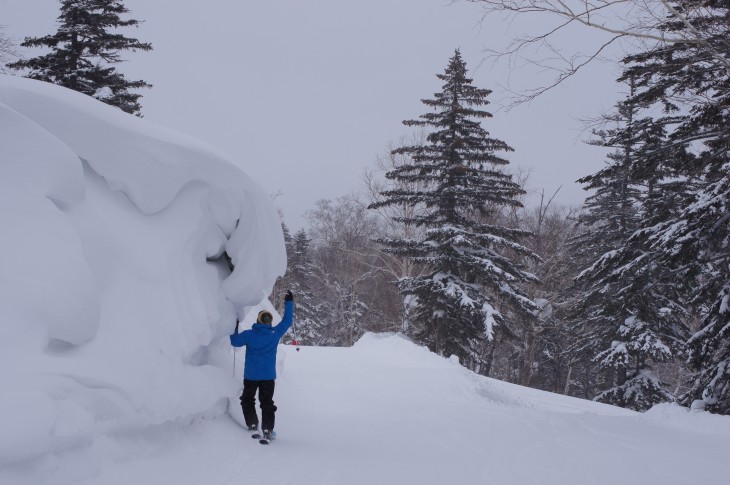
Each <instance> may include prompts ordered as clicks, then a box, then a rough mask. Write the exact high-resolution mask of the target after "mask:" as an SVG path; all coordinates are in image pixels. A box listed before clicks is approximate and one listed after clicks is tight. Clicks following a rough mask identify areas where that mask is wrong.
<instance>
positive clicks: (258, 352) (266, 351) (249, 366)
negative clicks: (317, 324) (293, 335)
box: [231, 301, 294, 381]
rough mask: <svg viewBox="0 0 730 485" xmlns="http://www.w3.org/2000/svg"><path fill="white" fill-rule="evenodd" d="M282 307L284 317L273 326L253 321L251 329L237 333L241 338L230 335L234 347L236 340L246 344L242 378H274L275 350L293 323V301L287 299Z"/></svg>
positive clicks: (255, 379)
mask: <svg viewBox="0 0 730 485" xmlns="http://www.w3.org/2000/svg"><path fill="white" fill-rule="evenodd" d="M284 308H285V309H284V317H283V318H282V320H281V322H280V323H279V324H278V325H276V326H275V327H272V326H271V325H267V324H265V323H254V324H253V326H252V327H251V330H244V331H243V332H241V333H240V334H238V335H240V336H241V338H239V339H236V340H235V341H234V336H235V335H232V336H231V344H233V345H234V346H235V347H239V345H236V342H244V343H243V345H245V346H246V360H245V363H244V373H243V378H244V379H249V380H253V381H267V380H273V379H276V351H277V349H278V347H279V341H280V340H281V337H283V336H284V334H285V333H286V331H287V330H289V327H291V325H292V323H293V320H294V319H293V310H294V302H293V301H287V302H286V303H285V307H284Z"/></svg>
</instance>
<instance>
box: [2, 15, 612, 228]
mask: <svg viewBox="0 0 730 485" xmlns="http://www.w3.org/2000/svg"><path fill="white" fill-rule="evenodd" d="M450 3H451V2H447V1H444V0H367V1H362V0H359V1H350V0H311V1H302V0H278V1H256V2H251V1H241V0H206V1H205V2H201V1H199V0H195V1H193V0H126V1H125V5H126V6H127V7H128V8H129V9H130V10H131V17H132V18H135V19H138V20H143V21H144V23H143V24H142V25H141V26H140V28H138V29H134V30H131V31H128V32H126V34H127V35H129V36H131V37H135V38H138V39H139V40H141V41H145V42H151V43H152V45H153V48H154V50H153V51H151V52H146V53H136V54H132V53H126V54H123V57H125V58H127V59H129V62H127V63H125V64H123V65H121V66H120V67H118V68H119V69H120V70H121V71H122V72H123V73H124V74H125V75H126V76H127V77H128V78H129V79H140V78H141V79H144V80H145V81H147V82H149V83H152V84H153V85H154V87H153V88H152V89H151V90H147V91H145V92H143V94H144V97H143V98H142V99H141V103H142V106H143V110H142V112H143V114H144V116H145V118H146V119H147V120H150V121H153V122H155V123H160V124H162V125H166V126H168V127H171V128H174V129H176V130H178V131H181V132H183V133H187V134H190V135H193V136H195V137H197V138H200V139H202V140H204V141H207V142H209V143H211V144H212V145H215V146H216V147H218V148H219V149H222V150H223V151H225V152H227V153H229V154H230V155H231V157H232V158H233V159H234V160H235V161H236V163H237V164H238V165H240V166H241V168H243V169H244V170H245V171H246V172H247V173H248V174H249V175H250V176H252V177H253V178H254V179H256V180H257V181H258V182H259V183H261V184H262V185H264V186H265V188H266V189H267V191H268V192H270V193H271V194H275V193H277V192H281V195H280V196H278V197H277V198H276V205H277V206H278V207H279V208H280V209H281V210H282V211H283V214H284V218H285V222H287V224H288V225H289V226H290V228H292V229H293V230H296V229H298V228H300V227H303V226H304V225H305V222H304V220H303V214H304V212H305V211H306V210H308V209H312V208H314V205H315V202H316V201H317V200H318V199H323V198H329V199H333V198H336V197H338V196H340V195H345V194H347V193H349V192H353V191H358V190H362V183H361V174H362V172H363V169H364V168H365V167H368V166H371V165H372V164H373V162H374V160H375V158H376V157H377V156H378V155H383V154H385V153H386V147H387V145H388V144H389V143H392V142H394V141H397V140H398V139H399V138H400V137H402V136H404V135H408V134H409V133H411V132H412V130H413V129H412V128H407V127H405V126H403V125H402V123H401V121H402V120H404V119H410V118H414V117H417V116H418V115H420V114H422V113H424V112H426V109H427V108H426V106H424V105H423V104H421V102H420V100H421V99H423V98H430V97H432V96H433V93H434V92H436V91H438V90H439V89H440V87H441V82H440V81H439V80H438V79H437V78H436V77H435V75H436V74H437V73H441V72H443V70H444V68H445V67H446V64H447V62H448V60H449V58H450V57H451V56H452V55H453V52H454V49H456V48H459V49H460V50H461V52H462V55H463V57H464V59H465V60H466V62H467V68H468V69H469V71H470V74H471V76H472V77H473V78H474V84H475V85H477V86H478V87H482V88H489V89H492V90H494V93H493V94H492V96H491V97H490V99H491V101H492V104H491V105H490V106H489V107H488V109H489V110H490V111H491V112H492V113H493V114H494V117H493V118H492V119H489V120H486V121H485V122H484V127H485V128H486V129H487V130H488V131H489V132H490V134H491V135H492V136H493V137H496V138H500V139H502V140H504V141H505V142H507V143H508V144H510V145H511V146H512V147H514V148H515V152H514V153H512V154H511V155H510V156H509V157H510V160H511V162H512V165H513V167H512V168H513V169H516V168H518V167H519V168H522V169H529V170H531V173H532V175H531V177H530V180H529V187H528V188H529V189H530V190H531V192H532V193H533V196H532V198H531V199H528V203H537V202H538V201H539V193H540V192H541V191H542V190H543V189H544V190H545V192H546V193H549V194H552V193H553V192H554V191H555V190H556V189H557V188H558V187H559V186H561V185H562V189H561V191H560V193H559V194H558V197H557V198H556V201H557V202H558V203H560V204H565V205H578V204H580V203H581V202H582V200H583V198H584V196H585V193H584V191H583V190H582V189H581V187H580V185H578V184H576V183H575V180H576V179H577V178H579V177H581V176H583V175H587V174H589V173H592V172H593V171H595V170H596V169H597V168H599V167H600V166H601V165H602V163H603V151H602V150H601V149H599V148H595V147H590V146H587V145H585V144H584V143H583V142H582V141H581V140H585V139H587V138H588V135H587V134H586V133H584V132H582V128H583V124H582V122H581V121H580V119H586V118H590V117H594V116H597V115H599V114H600V113H601V112H603V111H606V110H608V109H609V108H610V107H611V105H612V104H613V103H614V102H615V100H616V99H618V98H617V93H618V92H619V91H620V87H619V86H617V85H616V84H615V83H614V82H613V79H614V78H615V77H616V72H617V71H616V70H615V68H614V67H612V66H611V65H609V64H608V63H603V64H596V65H595V66H593V67H591V69H588V70H586V72H585V73H582V74H581V75H579V76H578V77H576V78H574V79H572V80H570V81H569V82H568V83H566V84H565V85H563V86H560V87H558V88H556V89H554V90H552V91H550V92H548V93H546V94H545V95H543V96H542V97H540V98H538V99H537V100H535V101H533V102H532V103H530V104H526V105H522V106H519V107H517V108H515V109H512V110H510V111H506V110H503V109H501V108H502V107H503V105H505V104H507V102H506V94H505V91H504V90H503V89H501V88H500V86H501V85H504V84H505V83H506V82H508V80H509V81H510V82H512V83H513V86H520V85H524V84H527V83H528V82H533V81H535V77H536V73H535V72H534V71H530V70H528V68H527V67H525V66H523V65H521V64H518V65H516V66H513V68H512V69H511V70H510V69H509V66H507V64H506V63H504V62H502V63H499V64H497V65H496V66H495V65H493V64H492V63H491V62H482V61H483V59H484V50H485V49H486V48H488V47H492V48H497V49H499V48H503V47H504V46H505V45H506V44H507V42H508V40H509V38H510V37H511V36H513V35H516V34H518V33H519V32H518V31H519V29H520V28H522V27H524V26H525V22H524V21H523V22H518V23H510V22H508V21H506V20H505V19H502V18H491V19H487V20H486V22H480V19H481V11H480V9H479V7H478V6H476V5H473V4H466V3H457V4H453V5H452V4H450ZM58 6H59V2H58V0H0V24H2V25H5V26H6V30H5V31H6V33H7V34H8V35H10V36H12V37H15V38H16V39H22V38H23V37H25V36H37V35H45V34H50V33H53V32H55V30H56V18H57V16H58ZM529 21H532V22H535V21H542V19H540V18H532V19H529ZM581 35H588V33H587V32H582V31H579V32H578V33H577V36H576V37H575V38H574V39H572V40H571V41H570V42H574V43H577V44H580V43H582V42H584V41H587V40H586V39H584V38H582V37H581ZM39 52H40V51H38V50H28V51H27V52H26V57H29V56H32V55H37V54H38V53H39ZM548 79H549V78H548V77H545V80H546V81H547V80H548ZM535 194H537V195H535Z"/></svg>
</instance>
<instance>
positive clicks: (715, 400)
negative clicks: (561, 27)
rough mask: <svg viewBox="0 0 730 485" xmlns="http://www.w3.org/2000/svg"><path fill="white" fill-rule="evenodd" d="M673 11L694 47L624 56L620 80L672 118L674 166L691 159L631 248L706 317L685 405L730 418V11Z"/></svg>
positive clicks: (682, 7)
mask: <svg viewBox="0 0 730 485" xmlns="http://www.w3.org/2000/svg"><path fill="white" fill-rule="evenodd" d="M672 6H673V8H674V9H676V11H677V12H679V13H682V12H685V13H686V12H692V13H693V15H692V16H691V18H686V19H684V20H683V19H679V18H677V17H676V16H673V17H672V18H670V19H669V20H667V21H666V22H665V23H664V25H663V29H664V31H665V32H667V33H668V34H671V35H675V34H679V35H682V36H685V37H686V38H687V39H688V40H687V41H686V42H676V43H672V44H662V45H657V46H656V47H654V48H652V49H649V50H647V51H646V52H642V53H639V54H636V55H631V56H628V57H627V58H626V59H625V60H624V62H625V64H626V65H627V68H626V69H625V72H624V75H623V77H624V78H632V79H636V81H637V85H638V87H639V90H638V92H637V93H636V95H635V96H634V97H633V99H632V102H634V103H636V104H642V105H646V106H654V107H660V108H662V109H663V110H664V112H665V113H667V117H666V119H670V117H671V122H672V123H673V124H674V126H675V128H674V129H673V131H672V132H671V133H669V135H668V139H667V140H666V143H664V144H663V146H662V147H661V151H660V153H661V154H662V155H664V156H665V158H667V159H668V158H670V157H672V154H673V153H674V151H673V150H674V148H675V147H677V146H681V147H687V150H688V151H690V152H691V153H692V155H693V156H692V157H691V158H688V157H685V159H686V161H683V160H682V159H681V158H680V159H679V160H678V162H679V163H677V175H678V176H677V177H676V179H677V181H675V182H674V183H673V188H675V190H673V192H672V194H673V197H674V201H671V200H662V199H661V198H660V199H659V200H658V202H657V203H655V204H654V214H655V216H654V219H653V221H652V224H651V225H650V224H646V225H645V226H644V228H643V229H642V230H641V231H638V232H637V233H636V234H635V235H634V237H633V238H632V239H633V244H634V245H635V246H637V247H639V248H641V249H643V250H644V251H651V252H652V254H654V255H656V256H655V260H657V261H659V262H660V263H661V264H662V265H664V266H666V267H668V268H670V270H671V271H672V274H671V278H672V280H673V281H674V282H675V288H676V291H679V292H681V293H682V295H683V296H684V297H685V299H687V300H689V301H690V302H691V303H692V305H693V307H694V309H696V311H698V312H700V315H701V323H700V327H701V328H700V330H699V331H698V332H696V333H695V334H694V335H693V336H692V337H691V338H690V339H689V342H688V344H689V362H690V364H691V365H692V366H693V367H694V369H695V371H696V375H695V379H694V383H693V387H692V390H691V391H690V392H689V393H688V395H687V396H685V397H684V400H685V402H686V403H689V402H691V401H692V400H695V399H696V400H701V401H702V403H703V405H705V406H706V407H707V409H709V410H711V411H714V412H718V413H722V414H730V304H728V301H730V222H729V221H730V44H728V41H727V39H728V38H730V22H728V19H729V18H730V4H729V3H728V2H727V1H723V0H710V1H699V0H689V1H684V2H681V3H672ZM677 185H681V187H680V188H679V189H676V187H677ZM671 203H674V204H675V206H674V207H675V208H673V209H672V208H671V206H670V204H671ZM677 204H678V205H677ZM677 324H679V322H677Z"/></svg>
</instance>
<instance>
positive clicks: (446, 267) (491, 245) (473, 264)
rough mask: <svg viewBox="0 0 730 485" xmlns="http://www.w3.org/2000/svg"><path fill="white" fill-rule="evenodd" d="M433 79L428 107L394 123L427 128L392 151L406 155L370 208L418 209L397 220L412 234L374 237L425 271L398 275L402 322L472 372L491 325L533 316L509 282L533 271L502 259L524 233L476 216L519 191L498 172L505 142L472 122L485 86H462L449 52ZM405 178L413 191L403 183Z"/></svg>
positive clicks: (523, 251) (516, 251)
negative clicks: (414, 229)
mask: <svg viewBox="0 0 730 485" xmlns="http://www.w3.org/2000/svg"><path fill="white" fill-rule="evenodd" d="M437 77H438V78H439V79H441V80H442V81H444V84H443V89H442V91H441V92H439V93H436V94H435V97H434V99H425V100H423V101H422V102H423V103H424V104H425V105H426V106H428V107H430V108H433V109H434V111H433V112H429V113H426V114H423V115H421V116H420V119H418V120H407V121H404V122H403V123H404V124H405V125H407V126H420V127H424V128H425V129H427V130H429V129H430V130H431V131H429V133H428V135H427V140H426V143H425V144H419V145H417V146H403V147H400V148H397V149H396V150H394V151H393V153H395V154H407V155H410V156H411V160H412V161H411V162H410V163H404V164H403V165H401V166H399V167H397V168H395V169H394V170H392V171H390V172H388V173H387V174H386V177H387V178H389V179H393V180H398V181H401V182H404V183H402V184H399V185H398V186H396V187H395V188H393V189H391V190H387V191H384V192H382V195H383V197H384V198H383V200H381V201H379V202H376V203H374V204H371V206H370V207H371V208H378V207H381V206H387V205H404V206H422V207H425V211H422V213H418V212H417V213H416V215H413V216H410V217H409V216H403V217H401V218H400V221H401V222H402V223H404V224H414V225H416V226H419V227H423V228H424V229H425V230H424V233H423V234H424V235H423V237H422V238H420V239H419V240H410V239H402V238H389V239H380V240H379V242H380V243H381V244H383V246H384V250H385V251H386V252H390V253H392V254H397V255H402V256H407V257H408V258H410V259H411V260H413V261H414V262H415V263H416V264H423V265H425V266H426V267H428V268H430V271H428V272H426V273H425V274H424V275H422V276H414V277H405V278H402V279H401V280H399V281H398V286H399V288H400V290H401V292H402V293H403V294H404V295H405V297H406V298H409V297H410V298H411V300H410V305H411V307H412V312H411V318H412V320H413V321H414V322H418V323H419V324H420V326H421V328H420V329H418V330H417V331H416V333H415V337H416V339H418V340H420V341H421V342H425V343H426V344H427V345H428V346H429V348H430V349H431V350H433V351H435V352H437V353H439V354H441V355H452V354H453V355H457V356H458V357H459V358H460V359H461V362H462V364H463V365H465V366H467V367H469V368H472V369H474V370H477V371H478V370H482V369H483V365H484V364H485V358H486V356H485V355H484V348H485V345H484V343H485V341H486V340H492V339H493V337H494V333H495V331H502V332H505V333H507V334H514V333H515V332H516V325H517V324H518V322H521V321H524V319H529V318H535V315H536V314H537V306H536V305H535V304H534V302H532V301H531V300H530V299H529V298H527V296H526V295H525V293H524V292H523V291H522V290H521V289H520V288H519V286H518V285H519V284H521V283H525V282H528V281H535V280H536V278H535V277H534V276H533V275H532V274H530V273H528V272H526V271H524V270H523V269H521V268H520V267H519V266H518V265H517V264H516V263H515V262H513V260H512V259H510V256H513V257H533V256H534V254H533V253H532V252H531V251H529V250H528V249H527V248H525V247H524V246H522V245H521V244H519V243H518V242H517V240H518V239H520V238H522V237H524V236H527V235H528V233H527V232H526V231H522V230H518V229H510V228H507V227H504V226H503V225H497V224H489V223H486V222H480V221H483V220H488V218H489V216H490V215H491V213H492V212H494V211H496V210H499V209H500V208H504V207H518V206H521V204H520V202H519V201H518V200H517V197H518V196H519V195H520V194H522V193H524V192H523V191H522V189H521V188H520V187H519V185H517V184H516V183H515V182H513V181H512V177H511V176H510V175H508V174H506V173H504V172H503V171H502V169H501V167H502V166H504V165H507V164H508V161H507V160H506V159H504V158H502V157H500V156H499V155H498V154H497V152H505V151H511V150H512V149H511V148H510V147H509V146H508V145H507V144H506V143H504V142H503V141H500V140H497V139H494V138H491V137H490V136H489V133H488V132H487V131H485V130H484V129H483V128H482V126H481V124H480V120H481V119H483V118H487V117H490V116H491V115H490V114H489V113H488V112H486V111H483V110H479V109H477V108H478V107H480V106H483V105H486V104H487V103H488V101H487V99H486V98H487V96H488V95H489V94H490V92H491V91H489V90H487V89H479V88H477V87H474V86H473V85H472V80H471V79H469V78H468V77H467V70H466V64H465V62H464V61H463V60H462V58H461V54H460V52H459V51H458V50H457V51H456V52H455V54H454V56H453V57H452V58H451V59H450V61H449V64H448V67H447V68H446V70H445V72H444V73H443V74H439V75H437ZM411 182H418V184H416V185H418V186H421V188H420V189H419V190H417V191H414V190H411V189H409V187H412V186H414V184H413V183H411ZM413 297H415V298H413Z"/></svg>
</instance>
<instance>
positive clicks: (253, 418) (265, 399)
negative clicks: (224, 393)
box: [241, 379, 276, 431]
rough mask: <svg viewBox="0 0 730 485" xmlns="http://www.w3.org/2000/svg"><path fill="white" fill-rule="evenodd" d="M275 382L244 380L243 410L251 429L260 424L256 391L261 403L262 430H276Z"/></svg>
mask: <svg viewBox="0 0 730 485" xmlns="http://www.w3.org/2000/svg"><path fill="white" fill-rule="evenodd" d="M274 382H275V381H250V380H248V379H244V380H243V394H241V408H242V409H243V419H244V420H245V421H246V426H248V427H251V426H253V425H257V424H259V418H258V416H257V415H256V391H258V392H259V402H260V403H261V429H268V430H269V431H273V430H274V418H275V414H276V406H274Z"/></svg>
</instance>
